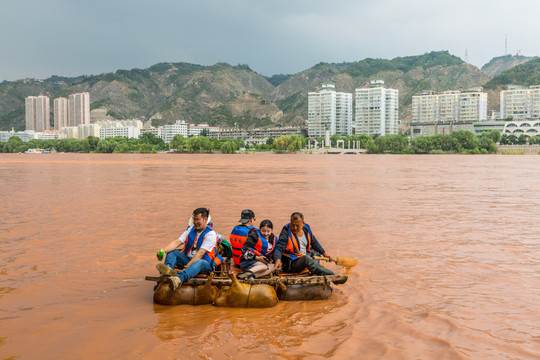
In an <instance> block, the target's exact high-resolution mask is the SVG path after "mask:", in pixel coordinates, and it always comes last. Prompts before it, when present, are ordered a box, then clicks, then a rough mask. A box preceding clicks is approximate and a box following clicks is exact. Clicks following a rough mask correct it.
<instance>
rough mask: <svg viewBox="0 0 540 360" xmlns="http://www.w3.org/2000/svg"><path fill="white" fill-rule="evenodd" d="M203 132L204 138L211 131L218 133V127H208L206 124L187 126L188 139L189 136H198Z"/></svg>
mask: <svg viewBox="0 0 540 360" xmlns="http://www.w3.org/2000/svg"><path fill="white" fill-rule="evenodd" d="M203 131H205V132H206V137H208V134H209V133H210V132H211V131H212V132H213V131H219V127H217V126H209V125H208V124H199V125H193V124H189V125H188V137H191V136H200V135H201V133H202V132H203Z"/></svg>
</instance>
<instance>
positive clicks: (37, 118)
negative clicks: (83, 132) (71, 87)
mask: <svg viewBox="0 0 540 360" xmlns="http://www.w3.org/2000/svg"><path fill="white" fill-rule="evenodd" d="M24 106H25V119H26V130H31V131H36V132H44V131H48V130H53V129H54V130H59V129H61V128H63V127H67V126H77V125H81V124H90V94H89V93H87V92H84V93H79V94H71V95H69V98H64V97H59V98H57V99H54V123H53V124H54V125H53V129H51V115H50V114H51V112H50V100H49V97H48V96H44V95H40V96H28V97H27V98H26V99H25V101H24Z"/></svg>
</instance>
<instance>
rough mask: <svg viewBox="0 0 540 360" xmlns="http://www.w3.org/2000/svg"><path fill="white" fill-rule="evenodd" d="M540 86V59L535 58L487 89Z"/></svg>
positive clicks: (490, 82) (488, 84) (503, 75)
mask: <svg viewBox="0 0 540 360" xmlns="http://www.w3.org/2000/svg"><path fill="white" fill-rule="evenodd" d="M510 84H513V85H523V86H531V85H540V57H534V58H532V59H531V60H529V61H527V62H526V63H524V64H521V65H517V66H515V67H513V68H511V69H509V70H506V71H503V72H502V73H500V74H499V75H497V76H495V77H494V78H493V79H491V80H490V81H488V82H487V83H486V84H485V86H484V87H485V88H486V89H496V88H499V87H501V86H506V85H510Z"/></svg>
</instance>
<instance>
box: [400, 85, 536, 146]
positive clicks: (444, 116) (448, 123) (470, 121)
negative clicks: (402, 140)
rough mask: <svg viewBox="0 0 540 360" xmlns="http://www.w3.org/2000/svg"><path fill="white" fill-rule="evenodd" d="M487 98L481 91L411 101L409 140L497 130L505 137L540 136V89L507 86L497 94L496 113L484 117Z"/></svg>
mask: <svg viewBox="0 0 540 360" xmlns="http://www.w3.org/2000/svg"><path fill="white" fill-rule="evenodd" d="M487 102H488V95H487V93H486V92H484V91H483V89H482V88H472V89H467V90H465V91H445V92H441V93H436V92H433V91H425V92H423V93H422V94H418V95H415V96H413V98H412V118H411V136H412V137H413V138H414V137H417V136H419V135H436V134H445V133H451V132H452V131H456V130H468V131H471V132H473V133H475V134H477V135H481V134H482V133H483V132H486V131H491V130H498V131H500V132H501V133H503V134H507V135H516V136H520V135H526V136H529V137H530V136H538V135H540V121H539V120H538V119H539V117H540V85H535V86H531V87H524V86H515V85H510V86H508V89H507V90H502V91H501V92H500V112H493V113H492V114H491V116H488V114H487Z"/></svg>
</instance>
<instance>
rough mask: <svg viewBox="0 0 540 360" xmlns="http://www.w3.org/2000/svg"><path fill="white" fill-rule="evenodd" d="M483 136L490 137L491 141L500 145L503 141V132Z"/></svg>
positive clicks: (492, 131)
mask: <svg viewBox="0 0 540 360" xmlns="http://www.w3.org/2000/svg"><path fill="white" fill-rule="evenodd" d="M482 136H488V137H489V138H490V139H491V140H493V141H494V142H496V143H498V142H499V141H501V132H500V131H499V130H491V131H489V132H487V133H484V134H483V135H482Z"/></svg>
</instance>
